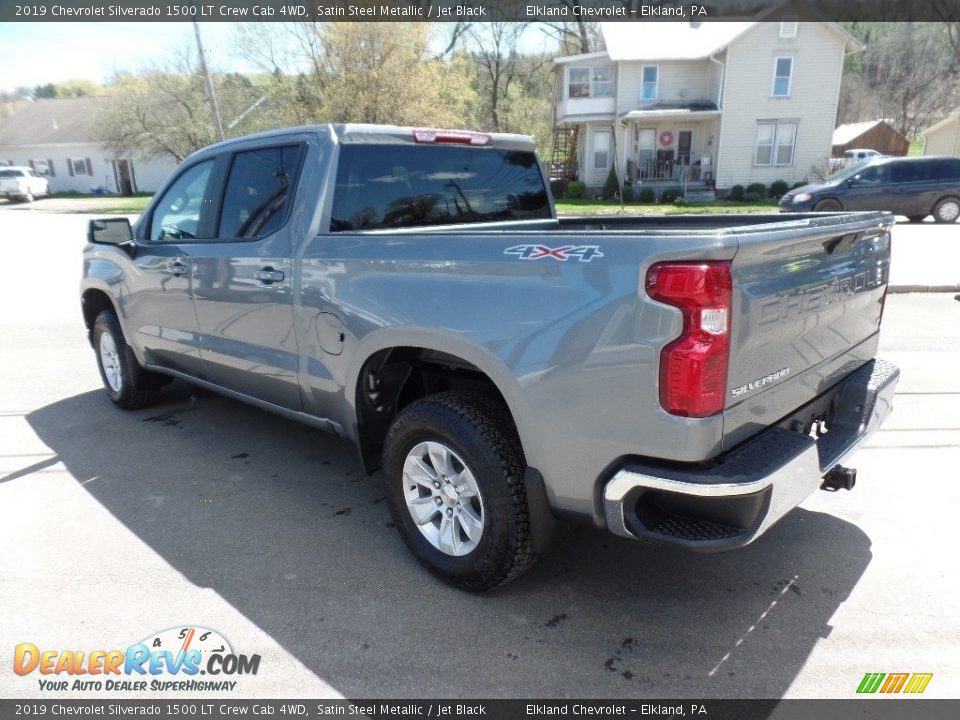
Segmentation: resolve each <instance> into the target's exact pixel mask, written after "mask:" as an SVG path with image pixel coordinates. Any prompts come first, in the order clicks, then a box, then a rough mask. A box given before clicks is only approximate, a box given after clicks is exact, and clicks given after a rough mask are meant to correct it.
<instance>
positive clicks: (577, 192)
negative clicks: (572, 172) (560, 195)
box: [565, 180, 587, 200]
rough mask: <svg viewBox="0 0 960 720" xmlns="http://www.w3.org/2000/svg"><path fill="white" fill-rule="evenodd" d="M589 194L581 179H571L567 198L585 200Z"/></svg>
mask: <svg viewBox="0 0 960 720" xmlns="http://www.w3.org/2000/svg"><path fill="white" fill-rule="evenodd" d="M586 196H587V186H586V185H584V184H583V183H582V182H580V181H579V180H571V181H570V184H569V185H567V194H566V195H565V197H566V198H567V200H583V199H584V198H585V197H586Z"/></svg>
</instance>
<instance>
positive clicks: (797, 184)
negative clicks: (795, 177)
mask: <svg viewBox="0 0 960 720" xmlns="http://www.w3.org/2000/svg"><path fill="white" fill-rule="evenodd" d="M806 184H807V183H806V182H805V181H803V180H799V181H797V182H795V183H794V184H793V189H794V190H796V189H797V188H798V187H803V186H804V185H806Z"/></svg>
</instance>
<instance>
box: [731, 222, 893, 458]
mask: <svg viewBox="0 0 960 720" xmlns="http://www.w3.org/2000/svg"><path fill="white" fill-rule="evenodd" d="M861 217H862V218H863V219H862V220H861V219H858V218H857V215H850V214H847V215H844V216H824V217H816V218H810V217H809V216H807V217H806V218H803V219H798V220H797V221H796V222H794V223H789V224H788V225H781V226H780V227H774V226H770V225H768V226H766V227H763V226H757V227H756V228H752V229H749V230H746V231H745V232H738V240H739V249H738V250H737V254H736V256H735V257H734V260H733V268H732V273H733V312H732V321H731V346H730V365H729V371H728V376H727V402H726V407H725V410H724V429H723V432H724V442H723V445H724V449H728V448H730V447H732V446H733V445H736V444H738V443H739V442H741V441H743V440H745V439H746V438H748V437H750V436H751V435H753V434H755V433H757V432H759V431H761V430H763V429H765V428H766V427H768V426H769V425H771V424H773V423H775V422H776V421H777V420H779V419H780V418H783V417H784V416H786V415H788V414H790V413H791V412H792V411H793V410H795V409H796V408H798V407H799V406H801V405H803V404H805V403H807V402H809V401H810V400H812V399H813V398H815V397H817V396H818V395H820V394H821V393H823V392H825V391H826V390H827V389H829V388H830V387H831V386H833V385H835V384H836V383H837V382H839V381H840V380H842V379H843V378H844V377H846V376H847V375H848V374H850V373H851V372H853V371H854V370H856V369H857V368H858V367H860V366H862V365H863V364H864V363H866V362H868V361H869V360H870V359H871V358H873V356H874V354H875V352H876V349H877V342H878V339H879V329H880V317H881V314H882V311H883V301H884V296H885V294H886V285H887V279H888V277H889V271H890V233H889V230H890V227H891V226H892V225H893V218H892V217H891V216H889V215H885V216H878V215H877V214H870V215H869V216H867V215H866V214H864V215H863V216H861Z"/></svg>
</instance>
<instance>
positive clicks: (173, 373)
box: [81, 125, 899, 591]
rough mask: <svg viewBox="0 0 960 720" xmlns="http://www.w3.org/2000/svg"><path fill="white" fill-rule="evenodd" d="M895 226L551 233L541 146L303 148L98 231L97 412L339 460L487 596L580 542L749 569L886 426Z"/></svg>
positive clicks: (653, 226)
mask: <svg viewBox="0 0 960 720" xmlns="http://www.w3.org/2000/svg"><path fill="white" fill-rule="evenodd" d="M892 224H893V219H892V218H891V216H890V215H889V214H886V213H847V214H796V215H737V216H729V215H727V216H720V215H717V216H669V217H612V218H611V217H593V218H578V217H571V218H557V217H556V214H555V212H554V209H553V205H552V201H551V196H550V191H549V188H548V184H547V182H546V180H545V175H544V171H543V169H542V167H541V164H540V163H539V162H538V160H537V157H536V155H535V153H534V147H533V143H532V141H531V139H530V138H528V137H524V136H518V135H501V134H495V135H489V134H482V133H473V132H465V131H442V130H418V129H412V128H399V127H384V126H364V125H320V126H313V127H303V128H296V129H291V130H284V131H278V132H270V133H266V134H261V135H255V136H251V137H245V138H240V139H236V140H230V141H227V142H223V143H220V144H218V145H214V146H212V147H209V148H206V149H204V150H201V151H199V152H197V153H196V154H194V155H193V156H191V157H190V158H188V159H187V160H186V161H185V162H184V163H183V164H182V165H181V166H180V167H179V168H178V169H177V172H176V173H175V174H174V175H173V177H171V178H170V180H169V181H168V182H167V183H166V185H165V187H164V188H163V189H161V190H160V192H158V193H157V195H156V197H155V198H154V199H153V200H152V202H151V203H150V205H149V206H148V207H147V209H146V210H145V212H144V213H143V215H142V216H141V217H140V219H139V220H138V221H137V223H136V224H135V225H134V226H133V227H132V228H131V226H130V224H129V222H128V221H127V220H125V219H123V218H111V219H106V220H94V221H91V223H90V228H89V234H88V239H89V241H90V242H89V244H88V245H87V246H86V248H85V250H84V256H83V281H82V286H81V293H82V308H83V317H84V320H85V322H86V326H87V329H88V330H89V335H90V341H91V344H92V346H93V349H94V352H95V355H96V358H97V361H98V363H99V367H100V374H101V376H102V378H103V382H104V386H105V388H106V392H107V395H108V396H109V397H110V399H111V400H112V401H113V402H114V403H116V404H117V405H118V406H120V407H122V408H125V409H137V408H141V407H144V406H146V405H147V404H149V403H152V402H155V401H156V400H157V399H158V397H159V395H160V391H161V387H162V386H163V385H164V383H165V382H167V381H169V380H170V379H171V378H181V379H183V380H187V381H189V382H191V383H194V384H196V385H199V386H202V387H205V388H209V389H211V390H215V391H217V392H220V393H223V394H225V395H227V396H229V397H232V398H236V399H238V400H242V401H245V402H249V403H252V404H254V405H257V406H259V407H261V408H264V409H266V410H271V411H274V412H277V413H279V414H281V415H283V416H286V417H288V418H293V419H296V420H300V421H302V422H305V423H308V424H310V425H313V426H315V427H318V428H321V429H323V430H328V431H331V432H333V433H336V434H338V435H341V436H343V437H346V438H349V439H350V440H352V441H353V442H354V443H355V444H356V445H357V447H358V448H359V453H360V457H361V460H362V463H363V466H364V468H365V469H366V470H367V471H368V472H373V471H375V470H377V469H380V468H382V470H383V481H384V483H385V486H386V494H387V498H388V504H389V506H390V511H391V513H392V514H393V518H394V520H395V522H396V526H397V528H398V530H399V532H400V534H401V535H402V537H403V539H404V540H405V541H406V543H407V545H408V546H409V547H410V549H411V551H412V552H413V553H414V554H415V555H416V557H417V558H418V559H419V560H420V561H421V562H423V564H424V565H426V567H428V568H429V569H430V570H432V571H433V572H435V573H436V574H438V575H439V576H441V577H442V578H443V579H445V580H446V581H448V582H450V583H452V584H454V585H456V586H458V587H461V588H464V589H467V590H475V591H479V590H486V589H490V588H493V587H496V586H498V585H501V584H503V583H505V582H507V581H509V580H512V579H513V578H516V577H517V576H518V575H520V574H521V573H522V572H523V571H524V570H526V569H527V568H528V567H529V566H530V565H531V563H533V562H534V560H535V559H536V558H537V557H538V556H539V555H542V554H543V552H545V550H546V548H547V547H548V546H549V544H550V542H551V539H552V538H553V537H555V536H556V534H557V531H558V528H560V527H562V526H564V525H565V524H566V521H568V520H577V521H586V522H587V523H591V524H592V525H594V526H596V527H598V528H606V529H607V530H609V531H610V532H613V533H615V534H617V535H621V536H624V537H628V538H642V539H644V540H651V541H657V542H661V543H671V544H674V545H681V546H685V547H688V548H691V549H694V550H704V551H713V550H724V549H728V548H735V547H740V546H743V545H745V544H747V543H749V542H751V541H752V540H754V539H755V538H757V537H758V536H759V535H761V534H762V533H764V532H765V531H766V530H768V529H769V528H770V526H771V525H773V523H775V522H776V521H777V520H778V519H779V518H781V517H782V516H783V515H784V514H786V513H787V512H789V511H790V510H791V509H792V508H794V507H795V506H796V505H797V504H799V503H800V502H802V501H803V500H804V498H806V497H807V496H808V495H809V494H810V493H811V492H813V491H814V490H815V489H817V488H821V487H822V488H824V489H828V490H835V489H838V488H847V489H849V488H850V487H852V485H853V482H854V479H855V471H854V470H852V469H850V468H846V467H844V466H843V465H842V463H844V462H845V461H846V459H847V458H848V457H849V456H850V455H851V454H852V453H853V452H854V451H855V449H856V448H857V447H858V446H859V445H860V444H861V443H862V442H863V441H864V440H865V439H866V438H867V437H869V436H870V434H871V433H873V432H874V431H875V430H876V429H877V427H878V426H879V425H880V423H882V422H883V420H884V419H885V417H886V416H887V414H888V413H889V412H890V410H891V403H892V398H893V393H894V388H895V386H896V382H897V379H898V376H899V371H898V370H897V369H896V368H895V367H894V366H892V365H891V364H889V363H887V362H884V361H882V360H878V359H875V358H874V354H875V352H876V349H877V342H878V337H879V330H880V320H881V316H882V315H883V306H884V298H885V294H886V285H887V277H888V271H889V266H890V228H891V226H892Z"/></svg>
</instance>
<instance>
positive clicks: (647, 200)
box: [639, 187, 657, 205]
mask: <svg viewBox="0 0 960 720" xmlns="http://www.w3.org/2000/svg"><path fill="white" fill-rule="evenodd" d="M639 199H640V202H641V203H643V204H644V205H652V204H653V203H655V202H656V201H657V194H656V193H655V192H654V191H653V188H652V187H642V188H640V198H639Z"/></svg>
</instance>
